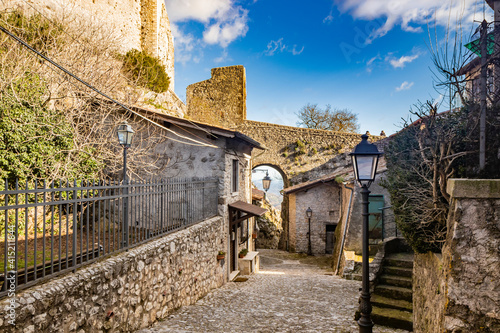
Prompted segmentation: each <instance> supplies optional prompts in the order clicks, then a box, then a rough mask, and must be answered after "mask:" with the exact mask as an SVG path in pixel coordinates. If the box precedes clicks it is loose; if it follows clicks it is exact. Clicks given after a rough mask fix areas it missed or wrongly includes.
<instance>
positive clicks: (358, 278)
mask: <svg viewBox="0 0 500 333" xmlns="http://www.w3.org/2000/svg"><path fill="white" fill-rule="evenodd" d="M344 278H345V279H346V280H356V281H361V280H362V279H363V276H362V275H361V274H356V273H349V274H345V275H344Z"/></svg>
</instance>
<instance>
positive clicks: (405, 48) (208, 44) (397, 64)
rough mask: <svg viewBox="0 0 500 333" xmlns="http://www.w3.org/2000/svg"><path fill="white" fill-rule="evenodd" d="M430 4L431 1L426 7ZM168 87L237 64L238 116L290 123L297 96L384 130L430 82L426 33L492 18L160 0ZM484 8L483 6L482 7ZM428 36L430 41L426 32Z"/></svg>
mask: <svg viewBox="0 0 500 333" xmlns="http://www.w3.org/2000/svg"><path fill="white" fill-rule="evenodd" d="M436 3H437V5H436ZM166 6H167V12H168V15H169V18H170V21H171V27H172V31H173V33H174V38H175V39H174V42H175V92H176V93H177V95H178V96H179V97H181V99H183V100H185V96H186V92H185V91H186V87H187V86H188V85H189V84H191V83H195V82H199V81H202V80H206V79H209V78H210V69H211V68H213V67H221V66H231V65H243V66H245V68H246V75H247V118H248V119H251V120H257V121H266V122H273V123H278V124H283V125H291V126H295V125H296V122H297V117H296V115H295V113H296V112H297V111H298V110H299V109H300V108H301V107H302V106H304V105H306V104H307V103H312V104H318V105H319V106H321V107H324V106H325V105H326V104H330V105H331V106H332V107H336V108H347V109H350V110H351V111H352V112H354V113H356V114H358V120H359V124H360V131H361V132H365V131H370V133H372V134H379V133H380V131H381V130H385V132H386V134H388V135H389V134H392V133H394V132H396V131H397V130H399V128H400V124H401V118H402V117H403V118H406V117H407V116H408V110H409V109H410V107H411V106H412V105H413V104H415V103H416V102H417V101H418V100H421V101H425V100H427V99H431V98H433V99H438V100H439V99H440V98H441V97H440V94H439V93H438V92H436V91H435V89H434V87H433V77H432V73H431V71H430V68H432V66H433V65H432V60H431V51H430V49H429V46H428V45H429V42H430V41H429V30H428V22H431V23H430V26H431V29H430V31H431V35H434V34H435V32H436V33H437V36H438V42H439V43H441V42H442V38H443V36H444V35H445V31H446V27H447V26H448V25H450V24H449V22H451V26H455V22H456V20H457V18H463V21H464V22H465V23H466V24H468V25H469V26H470V24H471V22H473V21H474V20H476V21H477V20H482V19H483V13H484V16H485V17H486V19H487V20H492V12H491V10H490V9H489V8H488V6H486V8H485V9H484V6H483V2H481V1H477V0H443V1H435V0H419V1H414V0H342V1H337V0H333V1H332V0H314V1H307V2H306V1H303V0H301V1H299V0H288V1H282V0H246V1H244V0H241V1H237V0H166ZM483 9H484V12H483ZM432 38H433V41H432V42H433V43H434V42H435V39H434V37H432Z"/></svg>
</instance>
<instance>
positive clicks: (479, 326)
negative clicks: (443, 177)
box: [413, 179, 500, 333]
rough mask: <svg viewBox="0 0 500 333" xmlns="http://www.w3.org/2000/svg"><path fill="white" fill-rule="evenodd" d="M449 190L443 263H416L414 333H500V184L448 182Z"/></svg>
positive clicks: (424, 259) (420, 257)
mask: <svg viewBox="0 0 500 333" xmlns="http://www.w3.org/2000/svg"><path fill="white" fill-rule="evenodd" d="M447 188H448V193H449V194H450V196H451V197H452V200H451V203H450V214H449V216H448V224H447V239H446V242H445V244H444V246H443V250H442V259H441V258H439V257H438V256H436V255H433V254H416V257H415V264H414V267H413V274H414V283H413V288H414V296H413V309H414V312H413V314H414V319H413V322H414V325H415V326H414V328H415V332H422V333H424V332H425V333H432V332H436V333H437V332H495V333H496V332H500V180H498V179H494V180H481V179H450V180H449V181H448V187H447ZM431 280H433V281H432V282H431Z"/></svg>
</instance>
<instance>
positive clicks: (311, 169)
mask: <svg viewBox="0 0 500 333" xmlns="http://www.w3.org/2000/svg"><path fill="white" fill-rule="evenodd" d="M236 129H237V130H238V131H239V132H241V133H243V134H246V135H248V136H250V137H251V138H252V139H254V140H256V141H258V142H260V143H262V145H264V146H265V147H266V148H268V150H266V151H265V152H264V153H259V154H258V155H256V156H254V165H255V166H258V165H261V164H264V165H265V164H268V165H272V166H275V167H277V168H279V169H280V170H281V171H282V172H283V173H284V175H285V177H286V178H287V179H288V180H289V181H290V183H289V185H294V184H298V183H302V182H306V181H308V180H313V179H316V178H319V177H321V176H324V175H327V174H330V173H332V172H335V171H336V170H337V169H339V168H344V167H346V166H347V165H349V163H350V157H349V156H348V154H349V153H350V152H351V150H352V148H353V147H354V146H355V145H357V144H358V143H359V142H360V141H361V136H360V135H359V134H357V133H341V132H332V131H325V130H316V129H310V128H301V127H291V126H283V125H277V124H271V123H264V122H258V121H252V120H246V121H245V122H243V123H242V124H240V125H239V126H237V127H236ZM381 138H382V137H378V136H371V137H370V140H372V141H377V140H379V139H381ZM299 141H300V142H299Z"/></svg>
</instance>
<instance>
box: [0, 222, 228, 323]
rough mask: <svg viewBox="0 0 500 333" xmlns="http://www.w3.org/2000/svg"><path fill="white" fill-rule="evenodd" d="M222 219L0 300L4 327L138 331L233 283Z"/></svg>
mask: <svg viewBox="0 0 500 333" xmlns="http://www.w3.org/2000/svg"><path fill="white" fill-rule="evenodd" d="M223 228H224V223H223V218H222V217H214V218H212V219H209V220H206V221H204V222H201V223H198V224H196V225H193V226H191V227H189V228H186V229H184V230H182V231H179V232H175V233H172V234H170V235H167V236H164V237H161V238H158V239H156V240H153V241H150V242H148V243H146V244H144V245H141V246H138V247H136V248H133V249H131V250H129V251H128V252H122V253H119V254H117V255H115V256H113V257H111V258H107V259H104V260H101V261H99V262H97V263H94V264H91V265H89V266H86V267H84V268H81V269H79V270H77V272H76V273H69V274H67V275H65V276H63V277H60V278H55V279H52V280H50V281H48V282H46V283H43V284H40V285H37V286H35V287H32V288H30V289H27V290H24V291H19V292H18V293H17V295H16V311H15V312H16V318H15V323H16V326H15V327H14V326H12V325H10V324H9V323H8V318H7V314H8V310H9V305H10V301H11V298H9V297H7V298H6V299H3V300H1V301H0V331H1V332H6V333H7V332H79V333H83V332H131V331H136V330H138V329H140V328H145V327H148V326H150V325H151V324H153V323H154V322H155V321H157V320H158V319H163V318H165V317H166V316H167V315H168V314H169V313H171V312H172V311H173V310H174V309H177V308H179V307H181V306H185V305H189V304H193V303H195V302H196V301H197V300H198V299H199V298H201V297H203V296H205V295H206V294H207V293H208V292H209V291H210V290H212V289H214V288H218V287H220V286H221V285H223V284H224V282H225V281H226V267H225V266H226V265H225V263H224V261H217V259H216V256H217V253H218V251H220V250H222V251H225V250H226V249H225V248H223V247H224V245H223V244H225V242H224V240H223V239H222V237H223V235H224V233H223Z"/></svg>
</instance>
